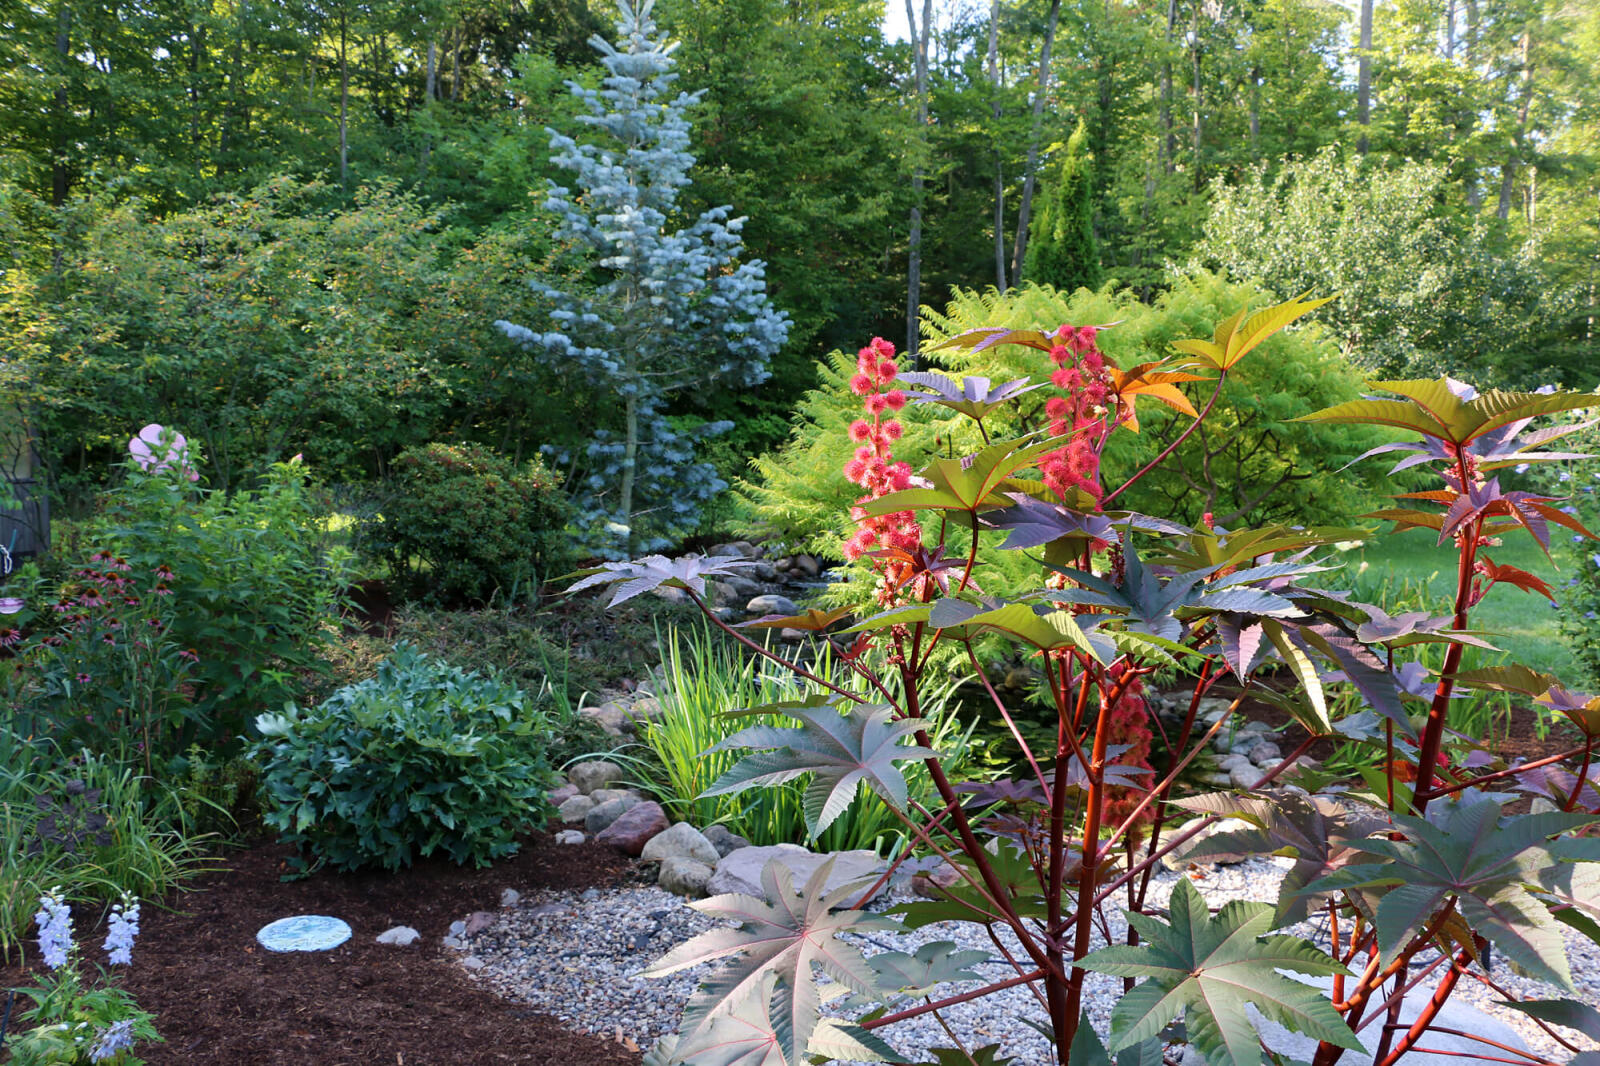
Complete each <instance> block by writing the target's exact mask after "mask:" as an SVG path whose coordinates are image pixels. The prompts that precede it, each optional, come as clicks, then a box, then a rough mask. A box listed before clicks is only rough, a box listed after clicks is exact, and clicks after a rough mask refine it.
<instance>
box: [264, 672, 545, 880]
mask: <svg viewBox="0 0 1600 1066" xmlns="http://www.w3.org/2000/svg"><path fill="white" fill-rule="evenodd" d="M256 728H257V729H259V730H260V731H261V734H262V736H263V738H264V739H263V740H262V741H261V742H260V743H259V744H258V745H257V746H256V749H255V756H256V758H257V760H258V761H259V762H260V764H261V795H262V808H263V818H262V820H263V821H264V822H265V823H266V824H267V825H268V826H269V827H271V828H273V829H275V830H277V831H278V833H279V835H280V838H281V839H282V840H283V841H285V842H286V843H292V844H295V845H296V846H297V847H298V848H299V849H300V857H301V860H302V863H304V861H305V860H306V859H307V858H309V859H311V860H313V861H315V862H316V863H318V864H326V865H329V866H333V867H335V868H337V869H342V870H350V869H356V868H358V867H363V866H373V865H377V866H382V867H383V868H385V869H387V870H397V869H399V868H400V867H402V866H409V865H410V864H411V863H412V861H413V860H415V859H416V858H418V857H426V856H429V855H433V854H435V853H443V854H445V855H448V856H450V858H452V859H453V860H455V861H456V862H457V863H459V864H465V863H467V862H468V861H471V862H473V863H476V864H477V865H479V866H487V865H488V864H489V862H490V861H491V860H493V859H497V858H501V857H503V856H506V855H510V854H513V853H514V852H515V851H516V850H517V843H516V840H515V837H516V834H517V831H518V830H519V829H520V828H522V827H524V826H527V827H532V828H537V827H540V826H542V825H543V824H544V822H545V820H546V818H547V817H548V816H549V814H550V806H549V804H548V802H547V801H546V800H545V798H544V794H545V790H546V789H547V788H548V787H549V786H550V784H551V783H552V781H553V778H554V774H553V772H552V771H551V769H550V765H549V762H548V761H547V759H546V757H545V748H546V746H547V745H548V743H549V741H550V729H549V725H548V723H547V721H546V720H545V717H544V716H543V714H541V713H540V712H539V711H538V710H536V709H535V708H534V707H533V705H532V703H531V701H529V700H528V698H527V697H526V696H525V695H524V693H523V692H522V690H520V689H519V688H517V687H516V686H515V685H513V684H511V683H509V682H506V681H504V680H501V679H498V678H490V677H484V676H483V675H481V674H476V673H469V672H467V671H464V670H460V669H457V668H455V667H452V666H450V665H448V664H446V663H443V662H440V661H438V660H436V659H429V658H428V657H427V656H425V655H422V654H420V653H419V652H417V650H416V649H415V648H412V647H410V646H408V645H404V644H402V645H400V646H398V647H396V648H395V650H394V652H393V654H391V655H390V656H389V658H387V659H385V660H384V661H383V663H381V664H380V665H379V667H378V673H377V676H376V677H373V678H370V679H369V680H366V681H362V682H359V683H357V684H354V685H348V686H346V687H345V688H342V689H339V690H338V691H337V692H335V693H333V695H331V696H329V697H328V698H327V699H325V700H323V701H322V703H320V704H318V705H317V706H315V707H310V708H304V709H302V708H300V707H299V706H297V705H294V704H289V705H287V706H286V707H285V709H284V712H283V713H282V714H264V715H261V716H260V717H259V718H257V719H256Z"/></svg>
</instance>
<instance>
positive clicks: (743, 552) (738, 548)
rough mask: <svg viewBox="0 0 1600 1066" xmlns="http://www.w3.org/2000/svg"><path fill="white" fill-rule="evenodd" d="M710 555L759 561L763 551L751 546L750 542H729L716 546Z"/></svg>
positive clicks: (712, 548)
mask: <svg viewBox="0 0 1600 1066" xmlns="http://www.w3.org/2000/svg"><path fill="white" fill-rule="evenodd" d="M707 554H708V555H731V556H734V557H735V558H738V559H759V558H761V549H760V548H758V547H757V546H756V545H754V544H751V543H750V542H749V541H748V540H735V541H729V542H728V543H726V544H714V545H712V546H711V551H710V552H708V553H707Z"/></svg>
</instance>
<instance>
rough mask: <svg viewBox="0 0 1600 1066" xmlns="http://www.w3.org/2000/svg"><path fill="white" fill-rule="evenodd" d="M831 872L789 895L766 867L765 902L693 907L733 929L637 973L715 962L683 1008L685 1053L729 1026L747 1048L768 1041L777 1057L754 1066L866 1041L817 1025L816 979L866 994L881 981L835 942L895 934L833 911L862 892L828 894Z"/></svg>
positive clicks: (860, 915) (819, 873)
mask: <svg viewBox="0 0 1600 1066" xmlns="http://www.w3.org/2000/svg"><path fill="white" fill-rule="evenodd" d="M832 873H833V860H831V859H830V860H828V861H827V862H825V863H823V864H822V865H821V866H819V867H818V868H817V870H816V871H815V872H814V873H813V874H812V875H811V877H810V879H809V880H808V881H807V882H806V884H805V888H804V889H803V890H802V891H801V892H800V894H798V895H796V893H795V889H794V875H793V873H791V872H790V870H789V869H788V867H786V866H784V865H783V864H782V863H780V862H770V863H768V864H767V867H766V869H764V870H763V871H762V872H761V887H762V890H763V892H764V893H765V895H766V899H765V900H759V899H756V898H754V897H753V896H744V895H725V896H713V897H711V898H710V899H705V900H700V901H699V902H697V903H691V904H690V906H691V907H693V908H694V909H695V910H698V911H700V912H701V913H703V914H708V915H710V916H712V917H714V918H721V919H725V920H728V921H733V922H736V923H738V925H737V927H736V928H731V929H730V928H718V929H713V930H711V931H709V932H705V933H701V934H700V935H699V936H697V937H694V938H693V939H692V940H689V941H687V942H685V943H683V944H680V945H678V946H677V947H676V948H674V949H672V951H670V952H668V953H667V954H666V956H664V957H663V958H662V959H660V960H659V961H658V962H656V963H655V964H654V965H652V966H651V967H650V968H649V969H647V970H645V971H644V972H645V975H646V976H651V977H659V976H662V975H664V974H669V973H675V972H676V971H678V970H682V969H686V968H687V967H690V966H697V965H699V964H701V963H707V962H717V961H719V960H720V961H721V963H722V964H721V965H720V966H719V967H718V968H717V969H716V970H715V971H714V972H713V973H712V974H711V976H710V977H708V978H707V979H706V981H705V982H704V983H703V984H702V985H701V986H700V991H699V992H697V993H695V995H694V997H693V998H691V999H690V1001H689V1004H688V1006H687V1008H685V1010H684V1015H683V1024H684V1027H685V1029H686V1034H685V1037H684V1039H685V1040H687V1041H689V1042H690V1044H691V1045H692V1044H697V1043H700V1042H701V1041H702V1040H703V1039H709V1036H710V1034H711V1033H713V1032H714V1031H716V1030H717V1027H718V1026H719V1025H721V1026H722V1027H723V1028H724V1029H725V1030H726V1029H728V1028H730V1027H733V1026H735V1020H736V1025H737V1031H738V1033H739V1034H741V1036H742V1039H743V1040H744V1041H746V1042H749V1043H755V1042H757V1040H758V1037H759V1036H760V1035H761V1034H765V1038H766V1039H769V1040H770V1041H771V1042H772V1043H774V1044H775V1045H776V1047H777V1049H778V1052H779V1053H780V1057H779V1058H777V1059H772V1058H753V1059H750V1060H749V1061H750V1062H751V1063H752V1064H754V1063H760V1064H762V1066H776V1064H777V1063H779V1062H784V1063H788V1064H789V1066H799V1063H800V1062H801V1061H802V1059H803V1057H804V1056H805V1055H806V1054H807V1052H808V1051H810V1050H811V1049H812V1048H813V1045H814V1040H813V1037H814V1036H817V1035H818V1034H819V1033H820V1035H821V1036H822V1037H824V1038H825V1039H826V1040H828V1041H829V1042H834V1041H837V1040H839V1039H841V1038H843V1037H849V1038H850V1039H852V1040H861V1038H866V1037H867V1034H865V1033H861V1032H859V1031H858V1032H857V1033H855V1034H850V1033H847V1032H840V1030H839V1027H837V1026H819V1021H820V1015H819V1013H818V1012H819V1010H820V1009H821V997H820V995H819V994H818V991H817V986H816V980H815V976H814V975H815V971H816V970H818V969H820V970H822V971H823V972H824V973H826V974H827V975H828V976H829V977H831V978H833V980H835V981H837V982H839V983H840V984H842V985H844V986H846V987H847V988H849V989H850V990H851V991H854V992H857V993H860V994H862V995H868V994H871V993H872V991H873V989H874V988H875V987H876V984H877V982H878V980H879V975H878V973H877V972H876V971H875V970H873V968H872V965H871V964H870V963H869V962H868V961H867V959H866V957H865V956H864V955H862V953H861V951H860V949H859V948H857V947H855V946H854V945H852V944H849V943H847V942H845V941H844V940H841V939H840V935H841V934H843V933H846V932H852V931H855V932H870V931H874V930H887V929H894V928H897V926H896V923H894V922H893V921H892V920H890V919H887V918H883V917H879V916H875V915H869V914H866V913H864V912H862V911H853V910H837V911H836V910H834V908H836V907H842V906H843V905H844V904H845V903H846V902H847V901H849V900H851V899H852V898H853V896H854V895H855V894H858V893H859V892H860V891H861V888H862V884H861V883H860V882H857V883H854V884H850V885H843V886H841V887H839V888H837V889H835V890H834V891H833V892H828V891H826V889H825V886H826V885H827V882H828V877H829V876H830V875H831V874H832ZM872 1039H875V1038H872ZM890 1054H892V1052H891V1053H890ZM830 1057H832V1056H830ZM851 1057H854V1055H852V1056H851ZM868 1057H869V1058H876V1057H879V1056H878V1055H876V1054H874V1055H869V1056H868ZM735 1061H739V1062H741V1063H742V1062H743V1061H745V1060H735ZM696 1062H697V1064H698V1062H699V1060H698V1058H697V1059H696Z"/></svg>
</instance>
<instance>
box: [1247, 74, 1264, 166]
mask: <svg viewBox="0 0 1600 1066" xmlns="http://www.w3.org/2000/svg"><path fill="white" fill-rule="evenodd" d="M1260 158H1261V68H1260V67H1251V68H1250V161H1251V162H1252V163H1253V162H1255V161H1256V160H1258V159H1260Z"/></svg>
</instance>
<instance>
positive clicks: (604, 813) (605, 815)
mask: <svg viewBox="0 0 1600 1066" xmlns="http://www.w3.org/2000/svg"><path fill="white" fill-rule="evenodd" d="M584 798H585V799H588V797H587V796H585V797H584ZM567 802H568V803H571V802H572V801H571V800H567ZM638 805H639V799H638V797H636V796H621V797H618V798H617V799H614V800H607V801H606V802H604V803H598V804H595V807H594V809H593V810H591V811H590V812H589V813H588V814H586V815H584V816H583V827H584V829H586V830H588V831H589V832H590V833H598V832H600V831H601V830H602V829H607V828H609V827H610V825H611V823H612V822H614V821H616V820H617V819H618V818H621V817H622V816H623V814H625V813H626V812H627V811H628V810H629V809H631V808H633V807H637V806H638ZM663 828H664V827H663Z"/></svg>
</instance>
